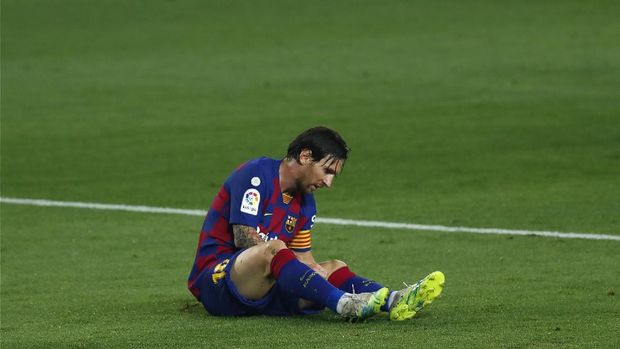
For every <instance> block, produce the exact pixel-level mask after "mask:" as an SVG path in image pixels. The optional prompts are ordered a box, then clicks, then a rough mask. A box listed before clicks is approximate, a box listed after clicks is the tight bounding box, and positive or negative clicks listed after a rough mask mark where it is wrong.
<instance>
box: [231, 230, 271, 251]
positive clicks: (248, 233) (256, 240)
mask: <svg viewBox="0 0 620 349" xmlns="http://www.w3.org/2000/svg"><path fill="white" fill-rule="evenodd" d="M233 235H234V238H235V246H236V247H237V248H248V247H252V246H255V245H258V244H262V243H264V242H265V241H263V239H261V237H260V236H259V235H258V232H257V231H256V229H254V228H252V227H248V226H246V225H233Z"/></svg>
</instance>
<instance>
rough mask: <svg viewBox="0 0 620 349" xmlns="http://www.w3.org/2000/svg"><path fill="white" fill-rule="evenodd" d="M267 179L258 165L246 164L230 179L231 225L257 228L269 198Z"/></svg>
mask: <svg viewBox="0 0 620 349" xmlns="http://www.w3.org/2000/svg"><path fill="white" fill-rule="evenodd" d="M266 181H267V179H266V178H265V175H263V173H262V171H261V169H260V167H259V166H257V165H256V164H246V165H244V166H242V167H241V168H240V169H238V170H237V171H235V172H234V173H233V174H232V175H231V177H230V178H229V182H228V185H229V193H230V219H229V223H230V224H241V225H247V226H249V227H257V226H258V223H259V222H260V220H261V218H262V216H263V215H262V212H263V210H264V207H263V206H264V205H265V204H264V201H265V199H266V198H268V197H269V195H268V193H267V186H266Z"/></svg>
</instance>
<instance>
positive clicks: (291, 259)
mask: <svg viewBox="0 0 620 349" xmlns="http://www.w3.org/2000/svg"><path fill="white" fill-rule="evenodd" d="M348 152H349V148H348V147H347V144H346V143H345V141H344V140H343V139H342V137H340V135H339V134H338V133H336V132H335V131H333V130H331V129H328V128H326V127H315V128H311V129H309V130H306V131H305V132H303V133H302V134H300V135H299V136H297V138H295V139H294V140H293V142H292V143H291V144H290V145H289V147H288V152H287V154H286V157H285V158H284V159H283V160H276V159H270V158H267V157H261V158H258V159H254V160H250V161H248V162H246V163H244V164H243V165H241V166H239V168H237V169H236V170H235V171H234V172H233V173H232V174H231V175H230V177H228V179H227V180H226V182H225V183H224V185H223V186H222V188H221V189H220V191H219V192H218V194H217V195H216V197H215V199H214V201H213V203H212V205H211V207H210V209H209V212H208V213H207V217H206V219H205V221H204V224H203V227H202V231H201V232H200V239H199V242H198V249H197V252H196V259H195V262H194V266H193V268H192V271H191V274H190V276H189V282H188V286H189V290H190V291H191V292H192V294H193V295H194V296H195V297H196V298H197V299H198V300H199V301H200V302H201V303H202V304H203V305H204V307H205V309H206V310H207V311H208V312H209V313H210V314H212V315H222V316H242V315H255V314H264V315H291V314H310V313H316V312H318V311H322V310H323V309H324V308H325V307H327V308H329V309H331V310H332V311H334V312H336V313H338V314H340V315H342V316H343V317H345V318H349V319H353V320H360V319H362V320H363V319H365V318H367V317H369V316H372V315H374V314H376V313H378V312H381V311H385V312H387V313H389V318H390V319H391V320H405V319H410V318H412V317H413V316H414V315H415V314H416V312H418V311H419V310H420V309H422V308H423V307H424V306H425V305H428V304H430V303H431V302H432V301H433V300H434V299H435V298H437V297H438V296H439V294H440V293H441V291H442V288H443V284H444V280H445V279H444V275H443V273H441V272H439V271H437V272H434V273H431V274H430V275H428V276H426V277H425V278H423V279H422V280H420V281H418V282H417V283H416V284H414V285H411V286H407V287H406V288H404V289H402V290H398V291H390V290H388V289H387V288H386V287H383V286H382V285H380V284H378V283H376V282H374V281H371V280H368V279H366V278H364V277H362V276H359V275H356V274H355V273H353V272H352V271H351V270H350V269H349V268H348V267H347V265H346V264H345V263H344V262H342V261H339V260H329V261H325V262H321V263H317V262H316V261H315V260H314V257H313V256H312V252H311V232H310V231H311V229H312V226H313V224H314V220H315V218H316V206H315V202H314V196H313V194H312V193H313V192H314V191H315V190H317V189H319V188H324V187H328V188H329V187H331V186H332V184H333V181H334V178H335V177H336V176H337V175H338V174H339V173H340V172H341V171H342V167H343V165H344V162H345V161H346V159H347V155H348Z"/></svg>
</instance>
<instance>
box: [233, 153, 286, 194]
mask: <svg viewBox="0 0 620 349" xmlns="http://www.w3.org/2000/svg"><path fill="white" fill-rule="evenodd" d="M275 162H277V160H274V159H270V158H267V157H260V158H256V159H252V160H248V161H246V162H245V163H243V164H241V165H239V166H238V167H237V169H235V171H233V173H232V174H231V175H230V177H229V178H228V180H227V184H228V185H243V186H245V185H251V186H253V187H263V188H264V187H269V186H270V184H271V183H272V182H273V178H274V170H273V169H274V165H275Z"/></svg>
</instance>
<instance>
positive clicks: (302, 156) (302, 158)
mask: <svg viewBox="0 0 620 349" xmlns="http://www.w3.org/2000/svg"><path fill="white" fill-rule="evenodd" d="M299 162H300V163H301V164H302V165H306V164H309V163H311V162H312V150H310V149H304V150H302V151H301V153H299Z"/></svg>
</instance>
